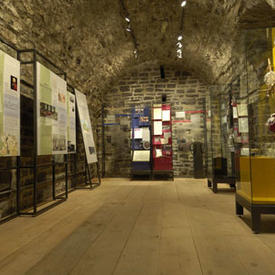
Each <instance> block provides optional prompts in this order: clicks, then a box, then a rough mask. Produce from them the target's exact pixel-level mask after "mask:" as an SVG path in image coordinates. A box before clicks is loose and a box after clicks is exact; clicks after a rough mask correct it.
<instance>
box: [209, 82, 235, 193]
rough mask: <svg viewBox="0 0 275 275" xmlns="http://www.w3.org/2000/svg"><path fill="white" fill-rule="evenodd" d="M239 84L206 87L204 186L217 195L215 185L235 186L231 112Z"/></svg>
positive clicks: (232, 119)
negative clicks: (205, 176) (208, 92)
mask: <svg viewBox="0 0 275 275" xmlns="http://www.w3.org/2000/svg"><path fill="white" fill-rule="evenodd" d="M238 87H239V81H238V80H236V81H234V82H232V83H231V84H229V85H216V86H212V87H211V88H210V96H209V97H208V98H207V99H206V112H207V115H206V130H207V155H208V157H207V177H208V187H210V188H212V190H213V192H214V193H217V192H218V184H220V183H226V184H229V186H230V187H232V188H234V187H235V154H234V152H235V143H234V137H233V134H234V117H233V109H234V104H235V97H236V94H238Z"/></svg>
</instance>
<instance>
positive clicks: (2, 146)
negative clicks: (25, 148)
mask: <svg viewBox="0 0 275 275" xmlns="http://www.w3.org/2000/svg"><path fill="white" fill-rule="evenodd" d="M19 155H20V62H19V61H18V60H16V59H15V58H13V57H11V56H9V55H8V54H6V53H4V52H2V51H0V156H2V157H3V156H19Z"/></svg>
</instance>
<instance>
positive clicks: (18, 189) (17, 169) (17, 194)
mask: <svg viewBox="0 0 275 275" xmlns="http://www.w3.org/2000/svg"><path fill="white" fill-rule="evenodd" d="M20 166H21V161H20V157H17V158H16V211H17V215H19V214H20Z"/></svg>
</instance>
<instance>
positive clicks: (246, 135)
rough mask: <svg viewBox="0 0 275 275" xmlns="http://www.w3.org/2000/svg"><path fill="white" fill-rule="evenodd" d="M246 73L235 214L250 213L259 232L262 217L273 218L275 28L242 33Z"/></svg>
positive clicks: (240, 103)
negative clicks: (268, 216) (244, 210)
mask: <svg viewBox="0 0 275 275" xmlns="http://www.w3.org/2000/svg"><path fill="white" fill-rule="evenodd" d="M242 35H243V37H244V43H245V53H246V62H245V64H246V72H245V74H244V75H245V76H244V77H243V81H244V82H245V83H246V85H243V86H244V88H243V91H242V93H241V96H240V99H239V104H238V108H237V109H238V125H239V135H240V137H241V143H240V150H239V152H238V155H239V157H238V166H239V171H240V172H239V173H238V180H237V194H236V212H237V214H238V215H242V214H243V207H245V208H247V209H248V210H250V211H251V216H252V219H251V222H252V224H251V225H252V230H253V231H254V232H259V230H260V217H261V214H262V213H267V214H275V72H274V65H275V43H274V42H275V28H273V29H271V28H269V29H256V30H249V31H245V32H244V33H243V34H242Z"/></svg>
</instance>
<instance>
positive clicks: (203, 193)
mask: <svg viewBox="0 0 275 275" xmlns="http://www.w3.org/2000/svg"><path fill="white" fill-rule="evenodd" d="M249 221H250V215H249V213H248V212H246V211H245V215H244V218H242V219H240V218H238V217H236V216H235V205H234V193H233V192H232V190H229V189H224V190H223V191H221V192H219V193H217V194H214V193H213V192H212V191H211V190H209V189H208V188H207V186H206V181H205V180H195V179H176V180H175V181H174V182H171V181H130V180H127V179H105V180H104V181H103V184H102V186H101V187H99V188H97V189H95V190H93V191H89V190H79V191H76V192H73V193H71V194H70V198H69V200H68V201H67V202H65V203H63V204H60V205H58V206H57V207H55V208H53V209H51V210H49V211H48V212H46V213H44V214H42V215H40V216H38V217H36V218H31V217H24V218H23V217H20V218H17V219H14V220H12V221H10V222H8V223H6V224H3V225H1V226H0V274H1V275H2V274H4V275H10V274H29V275H36V274H64V275H65V274H74V275H76V274H93V275H94V274H95V275H105V274H106V275H109V274H110V275H182V274H191V275H192V274H195V275H196V274H198V275H199V274H209V275H210V274H211V275H213V274H217V275H220V274H222V275H223V274H241V275H243V274H252V275H258V274H265V275H269V274H275V217H274V216H263V233H262V234H259V235H254V234H253V233H252V232H251V230H250V228H249V227H248V225H247V223H249Z"/></svg>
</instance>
